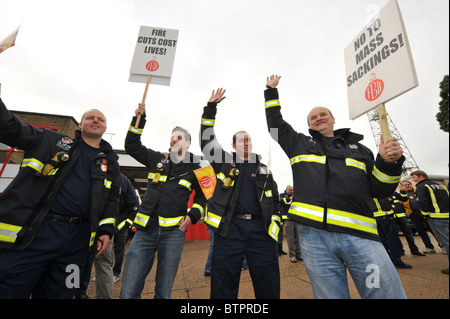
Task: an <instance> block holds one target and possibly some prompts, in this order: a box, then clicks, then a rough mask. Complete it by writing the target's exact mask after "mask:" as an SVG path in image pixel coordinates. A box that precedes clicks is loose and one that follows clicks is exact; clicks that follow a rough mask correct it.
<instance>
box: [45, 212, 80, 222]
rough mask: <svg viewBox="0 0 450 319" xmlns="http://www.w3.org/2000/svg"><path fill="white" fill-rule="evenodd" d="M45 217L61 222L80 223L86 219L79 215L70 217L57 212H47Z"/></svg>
mask: <svg viewBox="0 0 450 319" xmlns="http://www.w3.org/2000/svg"><path fill="white" fill-rule="evenodd" d="M47 218H49V219H51V220H53V221H55V222H63V223H69V224H81V223H84V222H85V221H87V218H81V217H70V216H63V215H58V214H48V215H47Z"/></svg>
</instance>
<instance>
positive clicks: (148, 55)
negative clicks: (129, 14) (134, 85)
mask: <svg viewBox="0 0 450 319" xmlns="http://www.w3.org/2000/svg"><path fill="white" fill-rule="evenodd" d="M177 44H178V30H175V29H164V28H158V27H147V26H141V28H140V30H139V35H138V37H137V40H136V48H135V50H134V56H133V61H132V62H131V68H130V78H129V81H130V82H139V83H146V82H147V77H148V75H151V76H152V78H151V81H150V84H161V85H170V80H171V78H172V69H173V64H174V60H175V51H176V48H177Z"/></svg>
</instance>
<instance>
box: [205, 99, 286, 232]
mask: <svg viewBox="0 0 450 319" xmlns="http://www.w3.org/2000/svg"><path fill="white" fill-rule="evenodd" d="M216 112H217V103H214V102H212V103H211V102H209V103H208V105H207V106H206V107H205V108H204V111H203V115H202V119H201V133H200V144H201V147H202V151H203V154H204V155H205V157H206V159H207V160H208V161H209V162H210V163H211V166H212V167H213V168H214V171H215V173H216V176H217V184H216V187H215V189H214V195H213V196H212V197H211V198H210V199H209V200H208V205H207V220H206V223H207V224H208V225H209V226H210V227H211V229H212V230H213V231H214V232H215V233H216V234H218V235H221V236H226V235H227V233H228V229H229V226H230V222H231V219H232V218H233V213H234V209H235V205H236V201H237V197H238V194H239V189H240V185H241V178H240V176H241V175H237V176H232V175H233V173H232V170H234V169H238V170H240V171H242V165H244V164H243V161H242V160H240V159H239V158H238V157H237V155H236V153H234V152H233V153H231V154H230V153H227V152H225V151H224V150H223V148H222V146H221V145H220V144H219V143H218V141H217V139H216V136H215V133H214V124H215V118H216ZM251 161H253V163H257V164H258V168H257V172H256V176H255V181H256V188H257V194H255V196H258V199H259V203H260V206H261V219H262V222H263V225H264V228H265V230H266V232H267V233H268V234H269V235H270V236H271V237H272V238H273V239H274V240H276V241H278V234H279V231H280V228H281V216H280V212H279V201H278V188H277V184H276V183H275V181H274V179H273V175H272V173H271V172H269V170H268V168H267V166H266V165H264V164H262V163H261V162H260V158H259V156H257V155H256V154H251ZM234 175H236V174H234ZM227 178H231V183H230V185H229V186H228V187H227Z"/></svg>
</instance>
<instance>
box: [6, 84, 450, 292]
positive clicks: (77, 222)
mask: <svg viewBox="0 0 450 319" xmlns="http://www.w3.org/2000/svg"><path fill="white" fill-rule="evenodd" d="M280 79H281V77H280V76H277V75H271V76H269V77H268V78H267V81H266V89H265V91H264V97H265V113H266V119H267V128H268V130H269V132H270V133H271V135H272V137H273V138H274V139H275V140H276V142H278V143H279V145H280V146H281V148H282V150H283V151H284V152H285V153H286V156H287V157H288V158H289V160H290V164H291V167H292V177H293V185H288V186H287V187H286V190H285V191H284V192H283V193H282V194H279V191H278V186H277V184H276V182H275V177H274V176H273V174H272V172H271V171H270V169H269V167H268V166H267V165H265V164H264V163H262V162H261V158H260V156H259V155H258V154H256V153H253V147H252V140H251V136H250V134H249V133H248V132H246V131H244V130H243V131H239V132H236V133H234V134H233V135H232V143H231V145H232V148H233V151H232V152H228V151H226V150H225V149H224V148H223V147H222V145H221V144H220V143H219V141H218V139H217V136H216V134H215V131H214V127H215V123H216V118H217V114H218V113H219V103H221V102H222V101H223V100H224V99H225V98H226V96H225V93H226V91H225V90H224V89H223V88H219V89H217V90H214V91H212V94H211V96H210V98H209V100H208V102H207V105H206V106H205V107H204V109H203V114H202V116H201V119H200V122H201V126H200V146H201V149H202V153H203V156H199V155H194V154H192V153H190V152H189V151H188V149H189V147H190V145H191V142H192V141H191V135H190V134H189V132H188V131H186V130H185V129H184V128H182V127H179V126H177V127H175V128H174V129H173V130H172V134H171V136H170V139H169V151H165V152H164V151H157V150H152V149H150V148H147V147H145V146H144V145H143V143H142V140H141V137H142V135H143V132H144V128H145V123H146V110H145V105H144V104H143V103H141V104H139V105H138V107H137V109H136V111H135V116H134V117H133V118H132V121H131V124H130V127H129V130H128V132H127V136H126V139H125V150H126V151H127V153H128V154H130V155H131V156H132V157H133V158H135V159H136V160H137V161H139V162H140V163H142V164H143V165H144V166H145V167H146V168H147V169H148V185H147V190H146V193H145V195H144V197H143V198H142V202H141V203H140V204H138V199H137V197H136V193H135V192H134V190H133V189H132V187H130V181H129V180H128V179H127V178H126V177H125V176H123V175H121V174H120V168H119V164H118V156H117V155H116V154H115V153H114V151H113V150H112V148H111V146H110V145H109V144H108V143H107V142H105V141H104V140H103V139H102V136H103V133H105V131H106V124H107V122H106V117H105V115H104V114H103V113H102V112H100V111H99V110H96V109H93V110H88V111H86V112H85V113H84V114H83V117H82V119H81V122H80V123H79V128H80V130H79V131H77V132H76V134H75V136H74V137H71V136H67V135H65V134H61V133H58V132H54V131H49V130H44V129H40V128H36V127H33V126H32V125H28V124H24V123H23V122H21V121H20V120H19V119H18V118H17V117H15V116H14V115H12V114H11V113H10V112H9V111H8V110H7V108H6V106H5V105H4V103H3V101H2V100H1V99H0V142H2V143H5V144H7V145H8V146H10V147H17V148H20V149H22V150H24V159H23V161H22V165H21V166H22V167H21V169H20V171H19V173H18V175H17V176H16V178H15V179H14V180H13V181H12V182H11V184H10V185H9V186H8V187H7V189H6V190H5V191H4V192H3V193H2V194H1V195H0V203H1V205H0V298H73V297H74V296H77V298H85V297H86V288H87V285H88V283H89V279H90V277H91V268H92V266H93V265H94V266H95V270H96V287H97V289H96V291H97V298H112V287H113V282H114V280H117V279H118V277H119V275H120V272H121V269H122V264H123V260H124V258H123V255H124V247H125V243H126V241H127V238H128V236H127V234H128V229H129V227H134V228H135V229H136V232H135V234H134V236H133V238H132V240H131V243H130V246H129V248H128V251H127V255H126V259H125V262H124V265H123V274H122V279H121V280H122V287H121V292H120V298H122V299H130V298H140V297H141V293H142V290H143V288H144V284H145V280H146V277H147V275H148V274H149V272H150V270H151V269H152V267H153V264H154V262H155V255H156V253H157V256H158V258H157V266H156V279H155V281H156V285H155V295H154V296H155V298H161V299H169V298H171V292H172V286H173V283H174V280H175V276H176V274H177V271H178V266H179V262H180V258H181V254H182V251H183V246H184V241H185V233H186V231H187V229H188V227H189V226H190V225H191V224H195V223H197V222H198V221H199V220H200V219H201V217H202V216H205V221H206V224H207V227H208V231H209V232H210V234H211V249H210V254H209V257H208V264H207V265H206V266H207V267H205V274H206V275H208V276H211V291H210V298H212V299H223V298H226V299H235V298H237V296H238V290H239V281H240V274H241V270H242V268H243V267H244V268H245V267H248V270H249V273H250V276H251V278H252V284H253V288H254V292H255V297H256V298H263V299H279V298H280V269H279V258H278V256H279V254H280V253H284V251H283V250H282V247H281V246H280V243H282V234H283V225H284V228H285V236H286V240H287V243H288V250H289V258H290V261H291V262H293V263H295V262H297V261H302V262H303V263H304V266H305V268H306V271H307V274H308V277H309V279H310V282H311V286H312V290H313V293H314V296H315V298H343V299H346V298H350V294H349V288H348V282H347V270H348V271H349V273H350V275H351V277H352V278H353V281H354V283H355V285H356V287H357V289H358V292H359V294H360V296H361V297H362V298H392V299H398V298H400V299H403V298H406V294H405V292H404V289H403V286H402V283H401V281H400V278H399V276H398V273H397V271H396V267H397V268H411V266H410V265H407V264H405V263H404V262H403V261H402V260H401V257H402V255H403V253H404V251H403V247H402V245H401V242H400V240H399V238H398V230H397V224H398V225H399V227H400V228H401V229H402V231H403V233H404V234H405V236H406V238H407V241H408V245H409V248H410V251H411V254H414V255H418V256H424V255H425V254H423V253H422V252H420V251H419V250H418V248H417V246H416V245H415V243H414V238H413V236H412V234H411V232H410V227H409V226H408V225H407V223H406V222H405V221H406V216H407V215H408V216H409V218H410V219H411V221H412V222H413V223H414V226H415V228H416V230H417V231H418V233H419V235H420V237H421V239H422V240H423V242H424V244H425V246H426V251H425V253H432V252H434V251H435V250H434V247H433V245H432V244H431V241H430V239H429V237H428V234H427V230H430V231H431V232H432V234H433V235H434V236H435V237H436V239H437V241H438V242H439V245H440V246H441V247H442V248H443V249H444V250H445V251H446V253H447V255H448V211H449V208H448V204H449V203H448V189H447V188H446V187H445V186H443V185H441V184H438V183H434V182H432V181H430V180H429V179H428V176H427V175H426V173H425V172H423V171H415V172H413V173H411V177H412V180H413V182H414V183H415V184H416V188H413V187H412V185H411V183H410V182H408V181H403V182H402V183H401V188H400V190H399V191H398V192H396V189H397V186H398V185H399V183H400V178H401V174H402V164H403V162H404V159H405V158H404V156H403V150H402V148H401V146H400V144H399V143H398V142H397V140H396V138H395V137H390V138H386V139H384V138H383V136H381V138H380V145H379V150H378V154H377V155H376V156H374V155H373V153H372V152H371V150H370V149H368V148H367V147H366V146H364V145H363V144H361V143H360V141H361V140H362V138H363V137H362V135H360V134H357V133H354V132H351V131H350V130H349V129H335V128H334V125H335V118H334V116H333V114H332V112H331V111H330V110H329V109H328V108H325V107H315V108H313V109H311V111H310V112H309V113H308V115H307V122H308V126H309V132H308V133H309V134H304V133H298V132H297V131H296V130H295V129H294V128H293V127H292V126H291V125H290V124H289V123H287V122H286V121H285V120H284V119H283V116H282V114H281V103H280V99H279V92H278V89H277V86H278V85H279V83H280ZM221 112H223V110H221ZM274 132H276V134H273V133H274ZM202 158H203V159H206V160H207V161H208V162H209V164H210V165H211V167H212V168H213V170H214V172H215V176H216V180H217V184H216V186H215V189H214V193H213V195H212V197H208V198H207V197H206V196H205V194H204V192H203V189H202V185H201V183H200V182H199V180H198V179H197V177H196V175H195V173H194V171H195V170H197V169H200V168H201V167H200V160H201V159H202ZM294 189H295V192H294ZM193 191H195V197H194V203H193V205H192V207H191V209H190V210H188V209H187V207H188V202H189V199H190V196H191V194H192V192H193ZM114 259H115V265H114V267H113V260H114ZM368 268H370V269H376V270H377V271H376V274H377V276H376V278H375V279H374V281H372V282H370V284H368V280H367V277H368V272H367V269H368ZM442 272H443V273H446V274H448V268H447V269H444V270H442Z"/></svg>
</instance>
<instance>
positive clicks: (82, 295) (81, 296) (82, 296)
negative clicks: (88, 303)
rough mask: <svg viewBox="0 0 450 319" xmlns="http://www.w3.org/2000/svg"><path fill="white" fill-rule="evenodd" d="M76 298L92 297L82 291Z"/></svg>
mask: <svg viewBox="0 0 450 319" xmlns="http://www.w3.org/2000/svg"><path fill="white" fill-rule="evenodd" d="M75 299H91V298H89V296H88V295H86V294H85V293H82V294H79V295H76V296H75Z"/></svg>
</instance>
